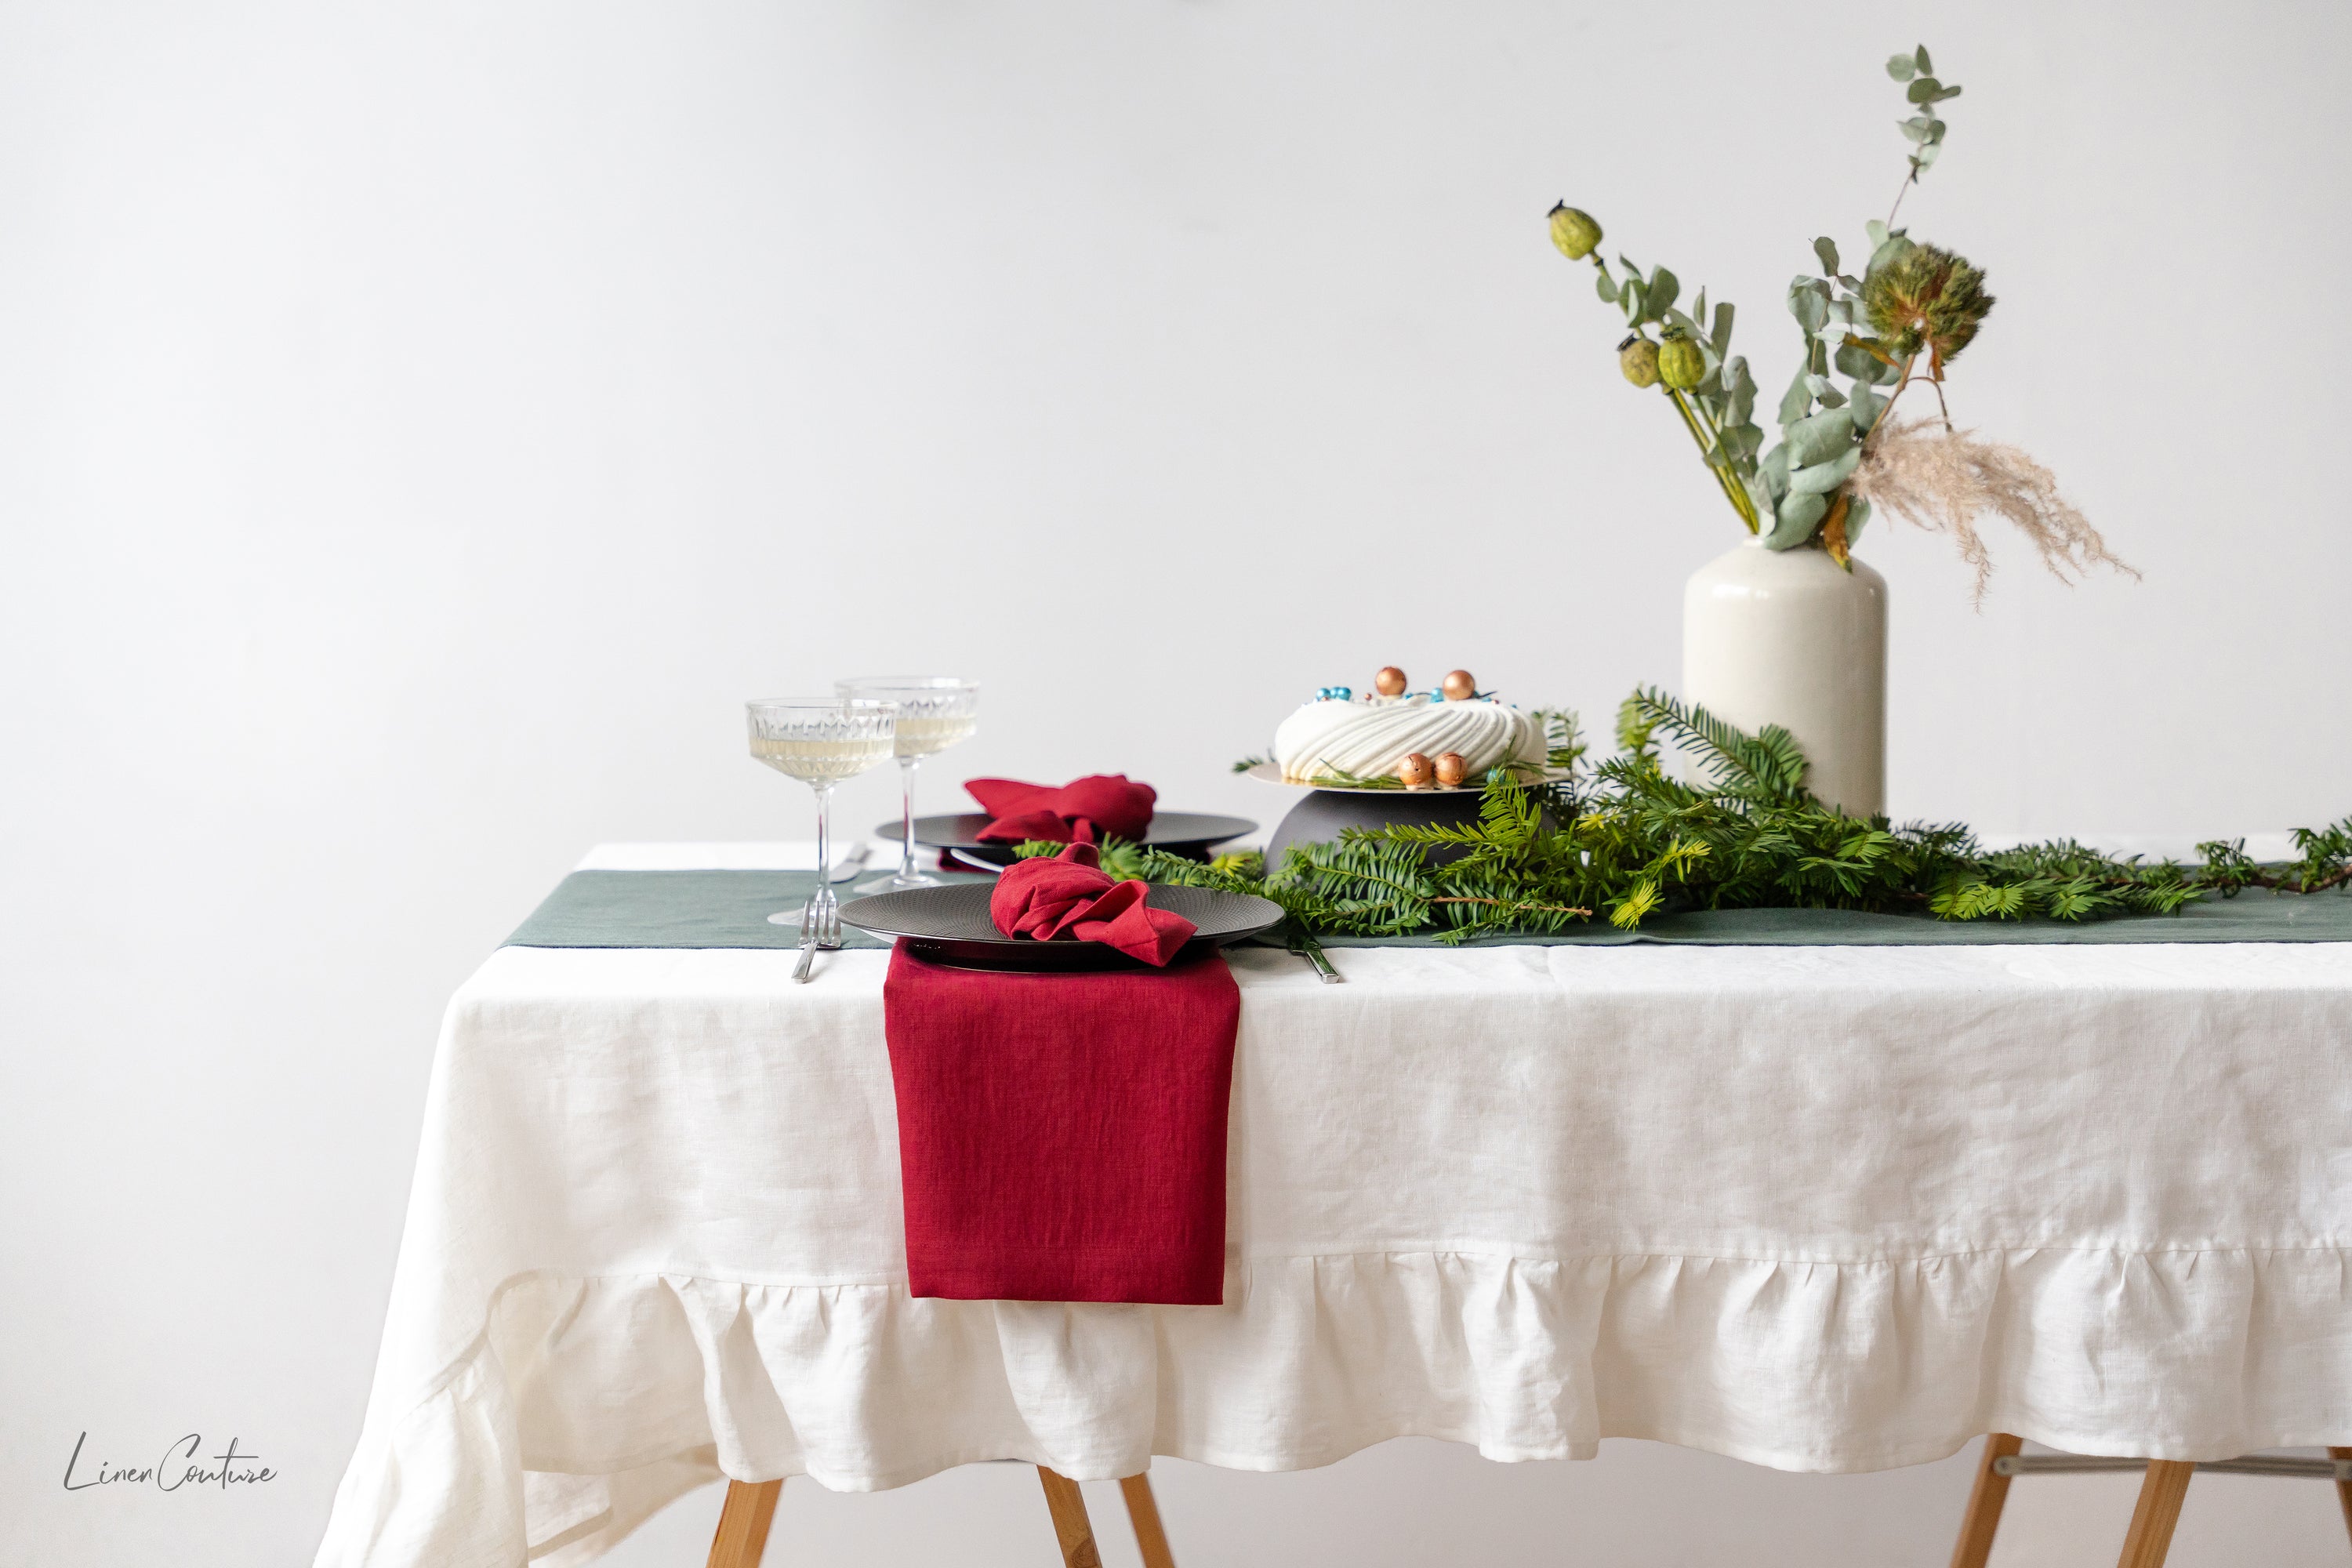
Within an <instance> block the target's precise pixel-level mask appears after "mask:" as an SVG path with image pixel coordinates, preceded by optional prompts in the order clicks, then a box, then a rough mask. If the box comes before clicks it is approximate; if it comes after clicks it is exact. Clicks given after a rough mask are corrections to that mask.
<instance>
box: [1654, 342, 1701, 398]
mask: <svg viewBox="0 0 2352 1568" xmlns="http://www.w3.org/2000/svg"><path fill="white" fill-rule="evenodd" d="M1657 358H1658V374H1659V375H1660V377H1662V378H1663V379H1664V382H1665V384H1667V385H1668V386H1671V387H1673V388H1674V389H1675V391H1676V392H1688V391H1689V390H1690V389H1691V388H1692V387H1694V386H1696V385H1697V384H1699V383H1700V382H1702V381H1705V380H1706V355H1705V354H1703V353H1699V348H1698V345H1697V344H1696V343H1695V342H1691V341H1690V340H1689V339H1688V338H1685V337H1672V338H1668V339H1667V340H1666V341H1665V342H1664V344H1663V345H1662V346H1661V347H1660V348H1659V350H1658V356H1657Z"/></svg>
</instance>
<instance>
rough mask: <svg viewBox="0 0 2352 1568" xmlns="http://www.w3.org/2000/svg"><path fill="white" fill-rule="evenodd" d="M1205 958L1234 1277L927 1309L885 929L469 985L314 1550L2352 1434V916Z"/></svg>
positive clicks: (456, 1015) (332, 1562) (561, 1545)
mask: <svg viewBox="0 0 2352 1568" xmlns="http://www.w3.org/2000/svg"><path fill="white" fill-rule="evenodd" d="M1332 957H1333V959H1334V961H1335V962H1336V963H1338V965H1339V968H1340V969H1341V970H1342V971H1343V972H1344V973H1345V974H1346V975H1347V980H1348V983H1347V984H1344V985H1336V986H1327V985H1323V984H1318V982H1317V980H1316V978H1315V976H1314V975H1313V974H1312V973H1310V972H1309V971H1308V969H1307V966H1306V965H1305V964H1304V963H1301V962H1300V961H1299V960H1297V958H1294V957H1292V956H1290V955H1288V954H1286V953H1282V952H1273V951H1269V950H1248V951H1244V952H1238V953H1236V954H1235V955H1234V958H1233V961H1232V962H1233V966H1234V973H1235V975H1236V976H1237V978H1238V979H1239V981H1240V983H1241V986H1242V994H1243V1006H1242V1023H1241V1035H1240V1040H1239V1046H1238V1050H1237V1055H1236V1063H1235V1071H1234V1100H1233V1136H1232V1152H1231V1163H1232V1164H1231V1170H1232V1173H1231V1186H1230V1200H1229V1205H1230V1221H1229V1236H1228V1263H1227V1283H1226V1290H1225V1304H1224V1305H1223V1307H1168V1308H1156V1307H1134V1306H1103V1305H1094V1306H1084V1305H1082V1306H1065V1305H1057V1304H1043V1303H1021V1302H1003V1303H998V1302H966V1301H938V1300H921V1301H918V1300H912V1299H911V1298H909V1297H908V1294H907V1289H906V1277H905V1267H904V1257H903V1245H902V1239H901V1227H900V1214H899V1192H898V1148H897V1140H896V1117H895V1112H894V1108H893V1101H892V1093H891V1086H890V1077H889V1067H888V1060H887V1054H886V1050H885V1046H884V1041H883V1027H882V974H883V970H884V966H885V964H886V963H887V955H886V954H883V953H878V952H841V953H835V954H830V955H827V956H825V957H824V959H822V960H821V961H820V965H819V970H818V975H817V979H816V981H815V982H814V984H809V985H806V986H795V985H793V984H791V982H790V974H791V971H792V967H793V963H794V960H795V954H793V953H792V952H774V951H770V952H749V951H644V950H622V951H613V950H562V949H531V948H505V949H502V950H500V951H499V952H497V953H496V954H494V955H493V956H492V957H491V958H490V960H489V961H488V963H485V964H484V965H483V966H482V968H481V969H480V971H479V972H478V973H476V974H475V975H474V976H473V977H472V978H471V979H470V980H468V981H467V983H466V984H465V985H464V986H463V987H462V988H461V989H460V990H459V991H458V993H457V996H456V997H455V998H454V999H453V1001H452V1002H451V1004H450V1007H449V1011H448V1016H447V1021H446V1025H445V1026H444V1029H443V1033H442V1037H441V1043H440V1049H439V1054H438V1056H437V1058H436V1062H435V1066H434V1070H433V1075H432V1080H431V1089H430V1095H429V1103H428V1106H427V1110H426V1120H425V1135H424V1141H423V1148H422V1151H421V1153H420V1157H419V1161H418V1167H417V1173H416V1181H415V1192H414V1194H413V1196H412V1199H411V1203H410V1210H409V1216H408V1224H407V1230H406V1234H405V1236H404V1240H403V1242H402V1247H401V1257H400V1263H399V1268H398V1270H397V1275H396V1279H395V1282H394V1292H393V1301H392V1305H391V1310H390V1315H389V1319H388V1321H387V1323H386V1327H385V1331H384V1341H383V1352H382V1356H381V1360H380V1363H379V1365H378V1369H377V1375H376V1379H375V1384H374V1388H373V1394H372V1397H371V1400H370V1405H369V1409H368V1415H367V1421H366V1425H365V1428H364V1431H363V1433H362V1437H361V1440H360V1443H359V1447H358V1450H357V1452H356V1454H355V1456H354V1458H352V1465H351V1468H350V1470H349V1472H348V1474H347V1475H346V1477H345V1479H344V1481H343V1484H342V1487H341V1491H340V1493H339V1495H338V1498H337V1501H336V1506H335V1511H334V1515H333V1519H332V1521H331V1524H330V1527H329V1530H328V1533H327V1537H326V1540H325V1542H324V1544H323V1545H322V1546H321V1548H320V1553H319V1559H318V1561H319V1563H320V1564H321V1565H323V1568H357V1565H360V1564H366V1565H368V1568H407V1565H411V1564H415V1565H418V1568H423V1565H427V1564H429V1565H431V1568H470V1565H473V1564H482V1565H486V1568H487V1565H491V1564H496V1565H499V1568H508V1565H510V1564H512V1563H516V1562H518V1561H520V1560H522V1558H523V1557H524V1556H525V1555H526V1552H528V1554H529V1555H530V1558H531V1559H532V1560H533V1561H536V1562H541V1563H550V1564H562V1563H579V1562H584V1561H586V1560H587V1559H589V1558H591V1557H593V1556H594V1555H596V1554H597V1553H598V1552H601V1551H603V1550H604V1548H606V1547H607V1546H609V1545H610V1544H611V1543H612V1542H614V1541H615V1540H617V1539H618V1538H619V1537H620V1536H621V1535H622V1534H623V1533H625V1532H626V1531H628V1530H629V1529H631V1528H632V1527H634V1526H635V1524H636V1523H638V1522H640V1521H642V1520H644V1519H645V1518H646V1516H647V1515H649V1514H650V1513H652V1512H653V1511H654V1510H656V1509H658V1508H660V1507H661V1506H662V1505H663V1504H664V1503H666V1502H667V1501H668V1500H671V1499H672V1498H674V1497H676V1496H677V1495H678V1494H679V1493H680V1492H682V1491H684V1490H687V1489H689V1488H691V1487H694V1486H697V1485H699V1484H701V1483H703V1482H705V1481H708V1480H709V1479H713V1478H714V1477H716V1476H717V1475H718V1474H719V1473H720V1472H722V1471H723V1472H724V1473H725V1474H727V1475H730V1476H732V1477H735V1478H738V1479H770V1478H773V1477H777V1476H785V1475H800V1474H807V1475H809V1476H813V1477H814V1478H815V1479H818V1480H820V1481H822V1482H824V1484H825V1485H827V1486H830V1487H835V1488H845V1489H871V1488H882V1487H892V1486H898V1485H901V1484H904V1483H906V1482H908V1481H912V1480H915V1479H919V1478H920V1477H923V1476H926V1475H929V1474H930V1473H932V1472H934V1471H936V1470H939V1469H941V1468H946V1467H949V1466H952V1465H958V1464H963V1463H968V1462H971V1461H975V1460H981V1459H992V1458H1019V1459H1024V1460H1030V1461H1034V1462H1038V1463H1043V1464H1048V1465H1051V1466H1052V1467H1053V1468H1055V1469H1057V1470H1060V1471H1062V1472H1063V1473H1065V1474H1066V1475H1070V1476H1075V1477H1078V1478H1081V1479H1099V1478H1108V1477H1115V1476H1124V1475H1129V1474H1133V1473H1134V1472H1136V1471H1138V1470H1140V1469H1142V1468H1144V1466H1145V1465H1146V1463H1147V1461H1148V1460H1149V1459H1150V1457H1151V1456H1152V1455H1154V1454H1168V1455H1177V1456H1181V1457H1183V1458H1190V1459H1197V1460H1201V1461H1204V1462H1206V1463H1210V1464H1215V1465H1224V1466H1230V1467H1235V1468H1247V1469H1259V1470H1276V1469H1289V1468H1304V1467H1307V1466H1314V1465H1321V1464H1326V1463H1328V1462H1330V1461H1332V1460H1335V1459H1338V1458H1341V1457H1342V1456H1344V1455H1346V1454H1349V1453H1350V1452H1352V1451H1354V1450H1356V1449H1358V1448H1360V1447H1365V1446H1366V1445H1368V1444H1371V1443H1376V1442H1380V1441H1381V1440H1383V1439H1386V1438H1389V1437H1394V1436H1402V1435H1406V1434H1420V1435H1425V1436H1439V1437H1446V1438H1453V1439H1457V1440H1459V1441H1463V1442H1466V1443H1475V1445H1477V1447H1478V1449H1479V1451H1480V1452H1481V1453H1483V1454H1486V1455H1487V1456H1489V1457H1490V1458H1497V1459H1531V1458H1559V1457H1587V1456H1590V1455H1591V1454H1592V1453H1593V1452H1594V1450H1595V1447H1596V1445H1597V1444H1598V1442H1599V1440H1600V1439H1601V1438H1602V1437H1604V1436H1629V1437H1649V1438H1656V1439H1661V1440H1664V1441H1667V1442H1673V1443H1679V1444H1685V1445H1688V1446H1691V1447H1700V1448H1706V1449H1710V1450H1713V1451H1715V1452H1717V1453H1721V1454H1728V1455H1733V1456H1736V1457H1738V1458H1743V1459H1749V1460H1753V1461H1756V1462H1758V1463H1761V1464H1766V1465H1772V1466H1777V1467H1780V1468H1788V1469H1804V1470H1854V1469H1871V1468H1883V1467H1888V1466H1895V1465H1906V1464H1912V1463H1916V1462H1919V1461H1924V1460H1928V1459H1934V1458H1940V1457H1942V1456H1944V1455H1946V1454H1948V1453H1950V1452H1952V1451H1953V1450H1954V1449H1956V1448H1957V1447H1959V1446H1960V1445H1961V1444H1963V1443H1964V1442H1966V1441H1967V1440H1968V1439H1969V1438H1970V1437H1971V1436H1974V1435H1976V1434H1979V1433H1982V1432H1986V1431H1994V1430H1998V1431H2007V1432H2014V1433H2019V1434H2021V1435H2022V1436H2027V1437H2030V1438H2033V1439H2036V1440H2039V1441H2041V1442H2044V1443H2048V1444H2051V1445H2053V1446H2055V1447H2061V1448H2066V1449H2072V1450H2075V1451H2087V1452H2095V1453H2103V1454H2127V1455H2146V1456H2152V1457H2161V1458H2223V1457H2227V1456H2230V1455H2232V1454H2236V1453H2239V1452H2242V1451H2245V1450H2248V1449H2251V1448H2256V1447H2269V1446H2283V1445H2311V1444H2326V1443H2352V1276H2347V1254H2346V1246H2347V1236H2352V944H2274V945H2246V946H2237V945H2207V946H2186V945H2184V946H2112V947H2108V946H2071V947H2013V946H2012V947H2000V948H1971V947H1907V948H1906V947H1879V948H1791V947H1777V948H1732V947H1717V948H1660V947H1646V946H1637V947H1615V948H1591V947H1553V948H1538V947H1513V948H1494V949H1485V950H1475V951H1467V952H1456V951H1448V950H1433V949H1384V950H1365V949H1358V950H1342V951H1335V952H1333V954H1332Z"/></svg>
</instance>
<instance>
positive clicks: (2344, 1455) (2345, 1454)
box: [2327, 1448, 2352, 1535]
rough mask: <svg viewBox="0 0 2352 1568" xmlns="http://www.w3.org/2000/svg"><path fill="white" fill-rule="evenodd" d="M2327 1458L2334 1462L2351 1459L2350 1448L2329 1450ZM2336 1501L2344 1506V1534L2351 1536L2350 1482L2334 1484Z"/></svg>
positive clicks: (2351, 1483)
mask: <svg viewBox="0 0 2352 1568" xmlns="http://www.w3.org/2000/svg"><path fill="white" fill-rule="evenodd" d="M2327 1457H2328V1458H2331V1459H2336V1460H2343V1459H2352V1448H2330V1449H2328V1450H2327ZM2336 1501H2337V1502H2340V1503H2342V1504H2343V1505H2344V1530H2345V1533H2347V1535H2352V1481H2338V1482H2336Z"/></svg>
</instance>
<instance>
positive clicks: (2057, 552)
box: [1846, 419, 2139, 604]
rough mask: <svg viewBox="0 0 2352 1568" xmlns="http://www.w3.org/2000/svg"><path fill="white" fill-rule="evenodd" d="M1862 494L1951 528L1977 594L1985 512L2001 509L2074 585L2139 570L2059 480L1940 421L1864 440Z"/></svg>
mask: <svg viewBox="0 0 2352 1568" xmlns="http://www.w3.org/2000/svg"><path fill="white" fill-rule="evenodd" d="M1846 489H1848V490H1849V491H1850V492H1851V493H1852V494H1853V497H1854V498H1855V499H1856V500H1866V501H1868V502H1870V503H1871V505H1872V506H1874V507H1875V508H1878V509H1881V510H1886V511H1890V512H1893V513H1895V515H1897V516H1899V517H1901V518H1903V519H1904V520H1905V521H1908V522H1911V523H1914V524H1916V526H1918V527H1920V528H1924V529H1926V530H1927V531H1929V532H1931V533H1948V534H1950V535H1951V536H1952V538H1953V540H1954V542H1957V543H1958V545H1959V547H1960V559H1961V560H1963V561H1966V562H1967V563H1969V565H1970V566H1973V567H1974V568H1976V574H1977V581H1976V593H1975V597H1976V599H1977V602H1978V603H1979V604H1982V603H1983V601H1984V592H1985V584H1986V583H1987V582H1989V581H1990V579H1991V576H1992V552H1990V551H1989V550H1987V549H1986V548H1985V542H1984V538H1983V536H1982V535H1981V534H1979V533H1978V532H1977V529H1976V522H1977V519H1978V518H1979V517H1981V516H1983V515H1984V514H1985V513H1987V512H1997V513H1999V514H2000V516H2002V517H2005V518H2007V519H2008V520H2009V521H2011V522H2013V523H2015V524H2016V525H2017V527H2018V529H2019V531H2021V532H2022V533H2023V534H2024V535H2025V537H2026V538H2028V539H2030V540H2032V542H2033V548H2034V549H2035V550H2037V551H2039V552H2041V555H2042V564H2043V565H2044V566H2046V567H2048V568H2049V569H2050V573H2051V575H2053V576H2054V577H2056V578H2057V579H2058V580H2059V581H2060V582H2062V583H2067V584H2072V583H2073V582H2074V580H2075V579H2076V578H2078V577H2080V576H2081V575H2083V574H2084V573H2085V572H2087V571H2089V570H2090V569H2091V568H2092V567H2094V566H2110V567H2113V568H2114V569H2115V570H2116V571H2118V572H2121V573H2123V574H2126V576H2130V577H2135V578H2136V577H2137V576H2138V575H2139V574H2138V573H2137V572H2136V571H2134V570H2133V569H2132V568H2131V567H2130V566H2127V565H2126V564H2125V563H2123V562H2122V561H2119V560H2117V559H2116V556H2115V555H2114V554H2113V553H2112V552H2109V551H2108V549H2107V542H2106V541H2105V540H2104V539H2102V538H2100V537H2099V531H2098V530H2097V529H2095V528H2093V527H2092V526H2091V523H2090V520H2089V519H2088V518H2085V517H2084V515H2083V513H2082V511H2081V510H2080V509H2078V508H2077V507H2076V506H2075V505H2074V502H2072V501H2070V500H2067V499H2066V498H2065V497H2064V496H2063V495H2060V494H2059V493H2058V477H2057V476H2056V475H2055V474H2053V473H2052V472H2051V471H2050V470H2049V469H2047V468H2043V467H2042V465H2041V464H2039V463H2037V462H2035V461H2034V460H2033V459H2032V458H2029V457H2027V456H2026V455H2025V454H2024V453H2023V452H2021V451H2019V450H2018V449H2017V448H2016V447H2009V446H2004V445H2002V444H2001V443H2000V442H1998V441H1984V440H1979V439H1978V437H1977V436H1976V433H1975V432H1974V431H1969V430H1954V429H1951V428H1949V427H1948V426H1945V425H1943V424H1942V423H1941V422H1939V421H1937V420H1932V419H1914V420H1910V421H1907V422H1906V423H1903V424H1897V425H1892V426H1889V425H1886V424H1884V423H1882V424H1881V425H1880V426H1879V427H1878V428H1877V429H1875V430H1874V431H1872V432H1871V433H1870V438H1869V439H1868V440H1867V441H1865V442H1864V443H1863V448H1862V462H1861V464H1860V466H1858V467H1857V468H1855V469H1854V471H1853V478H1852V479H1849V480H1847V481H1846Z"/></svg>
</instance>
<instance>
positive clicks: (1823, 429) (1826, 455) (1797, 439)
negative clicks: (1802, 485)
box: [1780, 408, 1853, 469]
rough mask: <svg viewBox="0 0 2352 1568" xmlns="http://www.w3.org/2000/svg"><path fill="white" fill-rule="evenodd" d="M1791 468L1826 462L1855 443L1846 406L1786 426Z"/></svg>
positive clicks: (1784, 429)
mask: <svg viewBox="0 0 2352 1568" xmlns="http://www.w3.org/2000/svg"><path fill="white" fill-rule="evenodd" d="M1780 434H1781V435H1782V436H1783V437H1786V438H1787V440H1788V443H1789V463H1790V468H1792V469H1793V468H1804V467H1806V466H1807V465H1809V464H1813V463H1821V462H1826V461H1827V460H1828V459H1830V458H1834V457H1836V456H1837V455H1838V454H1839V453H1840V452H1843V451H1844V450H1845V449H1846V448H1847V447H1851V446H1853V419H1852V418H1851V417H1849V416H1847V414H1846V411H1845V410H1844V409H1843V408H1836V409H1832V410H1831V411H1830V412H1828V413H1826V414H1816V415H1813V416H1811V417H1809V418H1805V419H1800V420H1797V421H1796V422H1794V423H1793V424H1790V425H1789V426H1786V427H1784V428H1783V429H1782V430H1781V432H1780Z"/></svg>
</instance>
